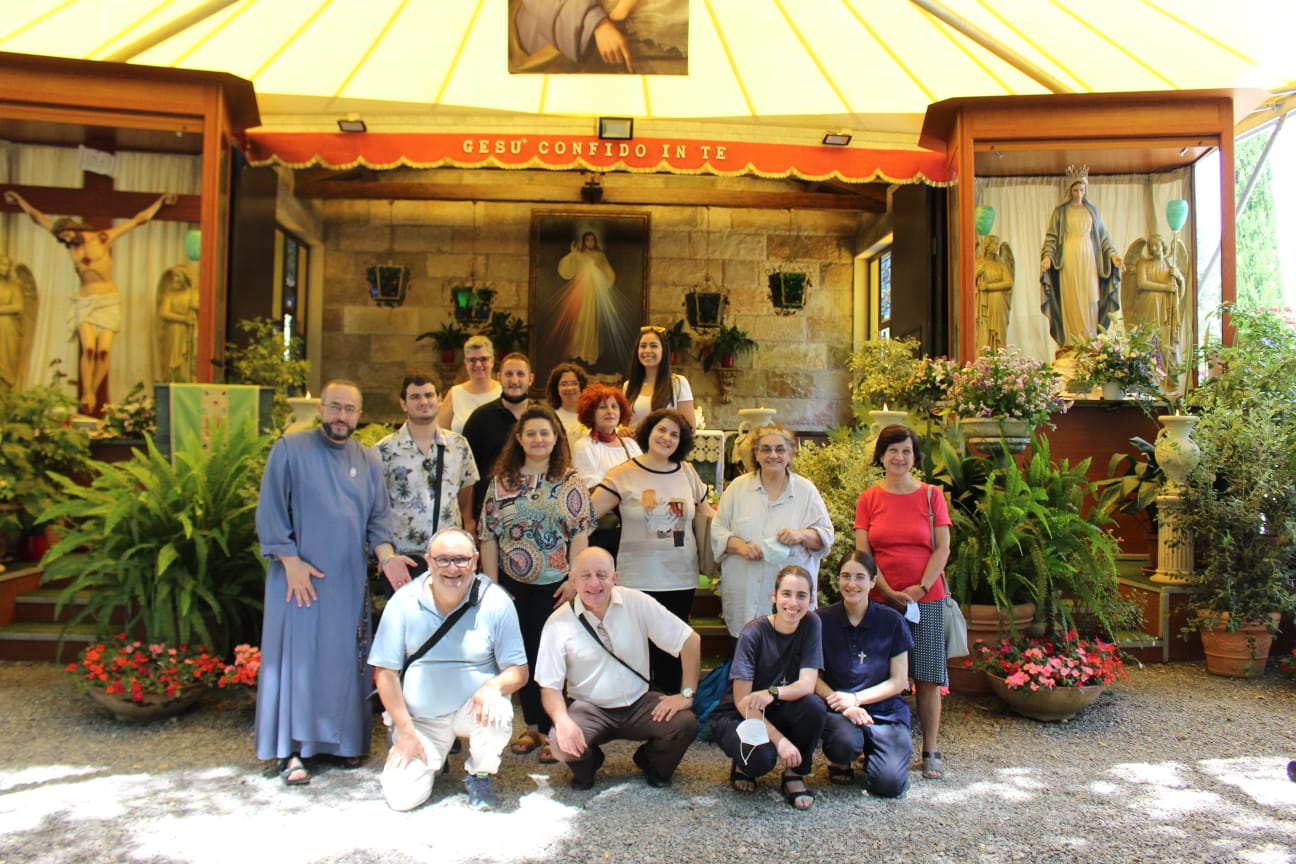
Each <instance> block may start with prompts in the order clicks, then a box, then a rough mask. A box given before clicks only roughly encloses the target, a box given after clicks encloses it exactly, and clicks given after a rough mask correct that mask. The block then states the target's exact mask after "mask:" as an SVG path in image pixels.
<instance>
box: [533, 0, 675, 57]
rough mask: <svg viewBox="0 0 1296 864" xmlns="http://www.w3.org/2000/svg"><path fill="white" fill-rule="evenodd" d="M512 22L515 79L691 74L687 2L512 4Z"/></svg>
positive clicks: (536, 0) (546, 0) (548, 0)
mask: <svg viewBox="0 0 1296 864" xmlns="http://www.w3.org/2000/svg"><path fill="white" fill-rule="evenodd" d="M508 20H509V24H508V28H509V29H508V55H509V72H510V73H513V74H544V75H550V74H562V73H580V74H586V75H589V74H594V75H615V74H634V75H687V74H688V28H689V4H688V0H509V19H508Z"/></svg>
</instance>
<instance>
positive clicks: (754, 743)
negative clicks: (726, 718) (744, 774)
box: [737, 717, 770, 765]
mask: <svg viewBox="0 0 1296 864" xmlns="http://www.w3.org/2000/svg"><path fill="white" fill-rule="evenodd" d="M737 731H738V755H739V756H741V757H742V762H743V764H744V765H746V764H747V760H748V759H750V758H751V755H752V753H755V752H756V748H757V747H759V746H761V745H762V744H768V743H769V740H770V739H769V730H768V729H766V728H765V721H764V720H762V719H761V718H760V717H748V718H747V719H746V720H744V721H742V722H741V723H739V724H738V730H737ZM747 748H750V749H747Z"/></svg>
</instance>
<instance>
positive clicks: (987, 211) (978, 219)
mask: <svg viewBox="0 0 1296 864" xmlns="http://www.w3.org/2000/svg"><path fill="white" fill-rule="evenodd" d="M994 217H995V212H994V208H993V207H991V206H989V205H988V204H981V205H979V206H978V207H977V208H976V210H974V211H973V219H974V220H975V224H976V232H977V234H978V235H979V236H981V237H984V236H985V235H987V234H989V233H990V229H991V228H993V227H994Z"/></svg>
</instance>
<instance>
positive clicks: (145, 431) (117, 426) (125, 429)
mask: <svg viewBox="0 0 1296 864" xmlns="http://www.w3.org/2000/svg"><path fill="white" fill-rule="evenodd" d="M101 429H102V432H103V434H104V436H105V437H107V438H120V439H126V440H132V441H142V440H143V439H144V436H145V435H152V434H153V433H154V431H156V429H157V405H156V404H154V401H153V397H152V396H150V395H149V394H148V393H146V392H144V382H143V381H138V382H136V384H135V386H134V387H132V388H131V390H130V392H129V393H127V394H126V398H125V399H123V400H122V401H120V402H109V403H108V404H107V405H105V406H104V410H103V426H102V427H101Z"/></svg>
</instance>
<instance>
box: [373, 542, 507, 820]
mask: <svg viewBox="0 0 1296 864" xmlns="http://www.w3.org/2000/svg"><path fill="white" fill-rule="evenodd" d="M427 560H428V572H427V573H425V574H424V575H422V576H420V577H418V578H417V579H415V580H414V581H413V582H411V583H410V584H408V585H406V586H405V587H404V588H401V589H400V590H399V591H397V592H396V594H395V595H394V596H393V597H392V599H391V600H390V601H389V602H388V603H387V607H386V609H384V611H383V617H382V622H381V623H380V624H379V625H378V633H377V635H376V636H375V637H374V644H373V649H372V650H371V651H370V652H369V664H370V665H371V666H373V667H374V670H375V673H376V674H375V676H374V678H375V681H376V683H377V685H378V695H379V697H380V698H381V699H382V704H383V708H384V709H386V710H385V711H384V713H383V722H384V723H386V724H387V726H388V727H389V728H390V729H391V730H392V745H391V750H390V752H389V753H388V754H387V763H386V765H385V766H384V768H383V773H382V788H383V797H384V798H386V800H387V804H388V806H390V807H391V808H392V809H393V810H402V811H403V810H413V809H414V808H415V807H418V806H419V805H420V804H422V803H423V802H424V801H426V800H427V799H428V798H429V797H431V795H432V784H433V780H434V779H435V777H436V774H437V773H438V769H439V768H440V767H441V766H442V765H443V764H447V763H446V762H445V760H446V756H447V755H448V754H449V753H450V748H451V746H452V745H453V743H454V740H455V738H456V737H457V736H458V737H463V738H467V739H468V759H467V760H466V761H465V762H464V775H465V776H464V787H465V789H466V790H467V792H468V805H469V806H470V807H472V808H473V809H475V810H490V809H493V808H494V807H496V806H497V805H498V800H497V799H496V796H495V791H494V789H493V787H492V784H491V778H492V776H493V775H494V774H495V773H496V772H498V771H499V766H500V755H501V754H502V753H503V752H504V747H505V746H506V745H507V744H508V742H509V738H510V737H511V736H512V732H513V703H512V701H511V700H510V698H509V697H510V696H511V695H512V694H513V693H514V692H516V691H517V690H518V689H519V688H521V687H522V685H523V684H525V683H526V682H527V678H528V675H529V670H528V668H527V662H526V651H525V649H524V647H523V644H522V631H521V630H520V629H519V627H518V618H517V612H516V611H515V610H514V608H513V601H512V599H511V598H510V597H509V596H508V594H507V592H505V591H504V589H503V588H500V587H499V586H498V585H495V584H493V583H492V582H491V581H490V580H489V579H487V578H486V577H485V576H484V575H482V574H480V573H478V572H477V562H478V557H477V546H476V544H475V543H474V541H473V539H472V536H471V535H469V534H468V532H466V531H464V530H463V529H462V528H445V529H442V530H441V531H438V532H437V533H436V534H434V535H433V536H432V540H431V542H430V543H429V545H428V553H427ZM438 634H440V635H439V638H434V637H436V636H437V635H438ZM429 643H431V644H430V647H427V646H429Z"/></svg>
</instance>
